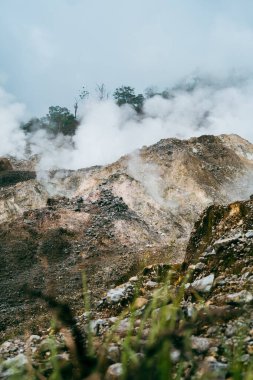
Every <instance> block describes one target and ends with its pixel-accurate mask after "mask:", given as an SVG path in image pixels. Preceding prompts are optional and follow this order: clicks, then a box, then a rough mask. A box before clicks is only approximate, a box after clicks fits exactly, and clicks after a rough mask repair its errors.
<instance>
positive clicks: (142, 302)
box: [133, 297, 148, 309]
mask: <svg viewBox="0 0 253 380" xmlns="http://www.w3.org/2000/svg"><path fill="white" fill-rule="evenodd" d="M147 303H148V300H147V299H146V298H144V297H138V298H136V300H135V301H134V304H133V308H134V309H141V308H142V307H143V306H145V305H146V304H147Z"/></svg>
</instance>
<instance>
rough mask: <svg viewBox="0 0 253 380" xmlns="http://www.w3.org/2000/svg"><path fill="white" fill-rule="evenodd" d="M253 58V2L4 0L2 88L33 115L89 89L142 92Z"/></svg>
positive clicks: (0, 2)
mask: <svg viewBox="0 0 253 380" xmlns="http://www.w3.org/2000/svg"><path fill="white" fill-rule="evenodd" d="M252 60H253V2H252V0H240V1H238V0H127V1H122V0H89V1H88V0H0V84H2V85H3V86H4V88H5V89H6V90H7V91H9V92H10V93H12V94H14V96H15V97H16V98H17V99H18V100H19V101H21V102H24V103H25V104H26V105H27V107H28V110H29V111H30V112H31V114H43V113H45V112H46V111H47V108H48V106H50V105H61V106H68V107H69V108H71V107H72V105H73V103H74V98H75V96H76V95H77V94H78V92H79V90H80V88H81V87H82V86H83V85H84V84H85V85H87V86H88V88H89V89H90V90H93V89H94V87H95V85H96V83H102V82H103V83H105V84H106V86H107V87H108V89H109V90H110V91H112V90H114V89H115V87H117V86H120V85H121V84H129V85H132V86H134V87H136V88H137V89H138V90H140V91H141V90H144V89H145V88H146V87H147V86H149V85H157V86H160V87H166V86H168V85H171V84H173V83H174V82H176V81H177V80H179V79H180V78H181V77H184V76H186V75H189V74H191V73H192V72H194V71H198V70H199V71H203V72H210V73H213V74H216V75H224V74H225V75H226V74H227V73H228V72H230V71H231V70H241V71H244V70H245V71H246V70H251V67H252Z"/></svg>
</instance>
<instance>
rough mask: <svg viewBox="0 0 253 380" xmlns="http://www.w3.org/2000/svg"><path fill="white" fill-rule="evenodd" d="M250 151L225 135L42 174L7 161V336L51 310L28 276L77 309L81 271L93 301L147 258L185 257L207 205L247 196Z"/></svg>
mask: <svg viewBox="0 0 253 380" xmlns="http://www.w3.org/2000/svg"><path fill="white" fill-rule="evenodd" d="M252 158H253V146H252V145H251V144H250V143H248V142H247V141H245V140H243V139H241V138H240V137H238V136H235V135H229V136H227V135H222V136H218V137H214V136H202V137H199V138H192V139H190V140H187V141H181V140H177V139H168V140H162V141H160V142H159V143H157V144H155V145H153V146H151V147H144V148H142V149H141V150H140V151H139V152H136V153H134V154H133V155H131V156H126V157H123V158H121V159H120V160H119V161H117V162H116V163H114V164H111V165H108V166H105V167H93V168H90V169H84V170H79V171H76V172H72V171H58V172H52V173H44V174H46V176H45V178H46V180H40V181H38V180H37V179H35V178H34V164H33V163H32V164H31V163H28V162H25V161H24V162H17V161H15V160H13V159H12V160H11V164H12V168H11V167H7V166H8V165H7V166H4V164H3V167H2V168H0V169H1V172H0V179H1V183H2V187H1V189H0V209H1V224H0V247H1V250H0V255H1V263H2V265H1V268H0V308H1V313H0V325H1V331H2V333H1V334H2V335H1V336H2V338H3V337H4V336H7V334H12V333H18V332H22V331H24V328H25V327H27V328H30V329H32V330H34V331H37V329H38V328H39V326H41V325H42V324H43V319H44V317H45V316H46V315H47V314H48V313H47V309H46V307H45V306H41V303H40V302H39V301H38V302H35V301H33V300H31V299H30V298H29V297H28V296H27V295H26V294H25V293H24V291H23V290H22V289H23V286H24V285H25V284H28V285H29V287H30V288H34V289H41V290H43V291H45V292H50V293H52V294H55V295H56V296H57V297H58V298H59V299H62V300H65V301H67V302H68V303H69V304H70V305H71V306H72V307H73V308H74V309H75V310H76V312H77V313H78V312H81V310H82V307H83V301H82V273H83V272H85V273H86V275H87V279H88V286H89V289H90V291H91V293H92V304H93V305H95V304H96V302H97V300H99V299H100V298H101V293H103V292H106V291H107V289H108V288H109V287H111V286H115V285H117V284H120V283H123V282H124V281H126V280H127V279H128V278H129V277H131V276H133V275H135V274H136V273H138V272H139V271H140V270H141V268H143V267H144V266H145V265H146V264H153V263H158V262H164V263H170V264H172V263H181V262H182V261H183V260H184V255H185V249H186V246H187V242H188V240H189V237H190V233H191V230H192V228H193V225H194V223H195V221H196V220H197V219H198V218H199V215H200V214H201V212H202V211H203V210H204V209H205V208H206V207H208V206H209V205H212V204H214V203H215V204H226V203H228V202H231V201H233V200H236V199H243V198H245V197H249V195H250V194H251V187H250V179H251V178H252V172H253V160H252ZM40 178H43V177H40ZM52 194H53V195H52ZM187 257H188V256H187ZM13 315H15V318H13ZM7 329H8V330H7Z"/></svg>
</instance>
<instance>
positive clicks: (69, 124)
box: [46, 106, 78, 135]
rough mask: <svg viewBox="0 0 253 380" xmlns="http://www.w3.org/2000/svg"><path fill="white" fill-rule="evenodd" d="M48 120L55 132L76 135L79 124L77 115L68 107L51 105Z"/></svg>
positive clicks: (50, 127) (50, 128) (51, 129)
mask: <svg viewBox="0 0 253 380" xmlns="http://www.w3.org/2000/svg"><path fill="white" fill-rule="evenodd" d="M46 120H47V121H48V129H49V131H50V132H52V133H53V134H58V133H62V134H63V135H74V134H75V131H76V128H77V125H78V123H77V121H76V118H75V116H74V115H73V114H72V113H70V111H69V110H68V109H67V108H66V107H60V106H51V107H49V110H48V114H47V116H46Z"/></svg>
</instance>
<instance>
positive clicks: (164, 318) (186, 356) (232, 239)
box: [0, 200, 253, 380]
mask: <svg viewBox="0 0 253 380" xmlns="http://www.w3.org/2000/svg"><path fill="white" fill-rule="evenodd" d="M58 307H59V305H58ZM252 317H253V200H248V201H238V202H234V203H232V204H230V205H227V206H221V205H213V206H210V207H209V208H207V209H206V210H205V211H204V212H203V214H202V215H201V216H200V218H199V219H198V220H197V222H196V223H195V228H194V230H193V231H192V234H191V237H190V240H189V244H188V247H187V252H186V257H185V260H184V262H183V263H182V264H181V265H179V264H176V265H175V264H174V265H169V264H164V263H160V264H154V265H149V266H147V267H145V268H144V269H142V270H140V271H139V272H138V274H137V275H136V276H133V277H131V278H129V279H128V281H127V282H125V283H123V284H121V285H119V286H117V287H114V288H111V289H110V290H109V291H107V292H106V293H105V295H104V297H101V298H100V300H99V302H97V303H96V304H95V305H93V307H92V308H91V309H89V312H86V313H83V314H81V315H80V316H79V317H78V318H77V319H76V321H77V326H78V328H79V329H80V330H81V331H83V334H85V331H86V333H87V331H88V329H89V331H90V333H91V336H92V338H90V339H92V342H93V347H94V350H95V359H94V361H90V362H88V358H87V357H85V356H84V357H83V359H82V362H84V363H86V365H87V363H89V364H88V366H86V367H85V368H84V369H82V365H81V364H80V363H79V365H77V364H75V366H74V367H72V366H71V365H73V362H72V361H71V360H72V359H71V345H73V343H71V344H70V342H69V337H68V335H67V334H66V331H65V330H64V329H61V330H60V331H59V330H58V332H57V331H56V333H55V335H54V338H53V339H54V344H55V345H56V347H57V350H58V353H59V354H58V360H59V365H60V368H61V371H62V376H63V378H64V379H79V378H84V377H82V376H81V377H79V376H80V373H79V372H78V371H81V372H82V371H84V372H83V374H84V376H85V379H90V380H91V379H96V380H102V379H105V380H117V379H118V380H119V379H121V375H122V373H123V371H125V378H126V379H129V380H130V379H133V378H134V379H141V380H142V379H150V380H153V379H163V378H164V377H163V376H164V374H165V373H167V376H166V378H168V379H174V378H176V377H175V376H179V374H180V379H185V380H186V379H189V380H190V379H196V380H197V379H198V380H200V379H210V380H211V379H215V380H225V379H252V368H253V367H252V366H253V324H252ZM60 319H61V321H62V323H63V324H64V318H62V317H61V318H60ZM65 323H66V321H65ZM72 331H73V330H72ZM36 332H37V334H36V335H31V336H28V337H27V338H26V339H24V338H20V339H13V340H9V341H6V342H5V343H3V344H2V345H1V346H0V355H1V357H2V358H3V360H4V361H3V363H2V366H1V365H0V371H1V375H0V376H2V378H4V379H8V378H9V377H8V374H11V373H13V371H14V369H13V366H14V364H15V366H16V367H15V368H16V369H15V371H16V373H18V374H19V376H20V378H22V379H23V377H22V374H24V376H26V375H25V374H26V373H27V372H26V371H27V368H28V369H29V371H30V372H29V373H31V365H32V367H33V368H36V371H37V370H38V369H39V371H40V374H41V376H45V378H47V377H48V376H49V375H50V374H51V373H52V371H53V368H54V367H53V365H52V363H53V362H52V361H51V362H50V361H49V358H50V356H51V355H53V354H52V349H51V348H50V347H51V346H50V344H52V341H51V343H50V339H52V338H50V336H49V330H48V331H45V330H44V331H42V330H41V329H39V328H38V329H37V331H36ZM50 334H52V331H51V333H50ZM31 352H32V356H30V357H29V356H27V355H31V354H29V353H31ZM126 358H127V366H126V362H125V360H126ZM50 363H51V364H50ZM71 363H72V364H71ZM164 371H167V372H164ZM34 373H36V372H34ZM78 373H79V374H78ZM91 373H93V374H92V375H91V376H88V375H89V374H91ZM24 378H25V377H24Z"/></svg>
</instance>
